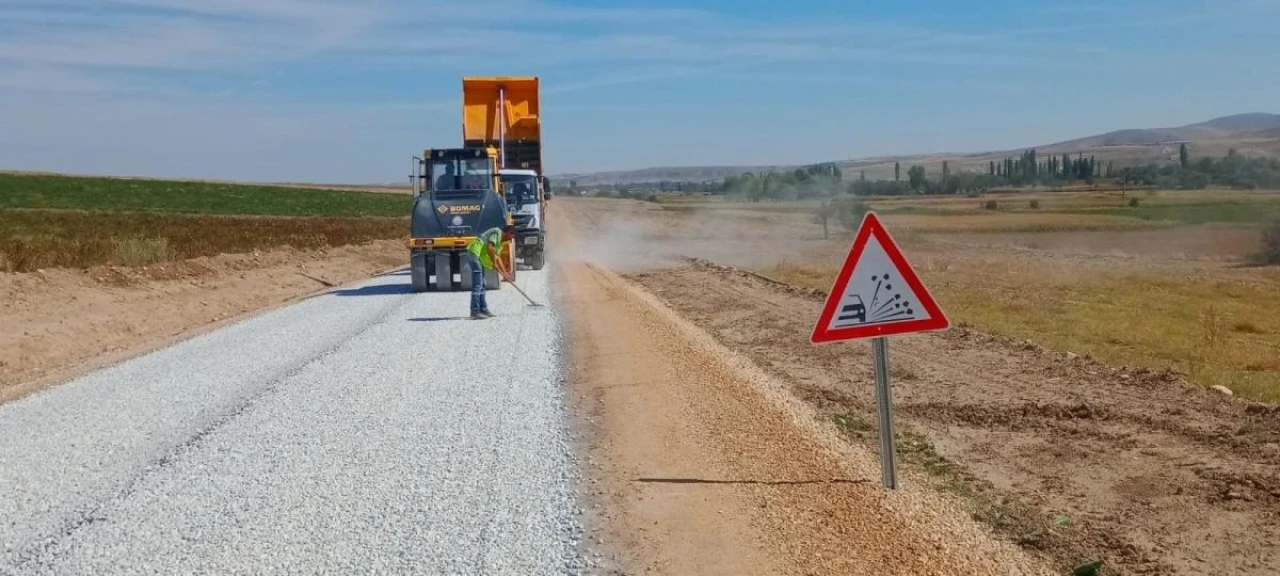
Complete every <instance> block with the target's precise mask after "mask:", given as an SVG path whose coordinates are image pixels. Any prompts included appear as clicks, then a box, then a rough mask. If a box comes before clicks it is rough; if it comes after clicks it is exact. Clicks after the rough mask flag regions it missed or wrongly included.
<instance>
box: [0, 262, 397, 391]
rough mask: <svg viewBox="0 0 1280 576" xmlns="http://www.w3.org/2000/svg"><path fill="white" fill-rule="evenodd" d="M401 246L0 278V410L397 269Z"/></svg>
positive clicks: (61, 270) (59, 270)
mask: <svg viewBox="0 0 1280 576" xmlns="http://www.w3.org/2000/svg"><path fill="white" fill-rule="evenodd" d="M404 262H405V257H404V243H403V242H400V241H396V240H379V241H374V242H369V243H365V244H359V245H350V246H344V247H340V248H330V249H324V250H312V251H299V250H292V249H280V250H272V251H268V252H262V253H256V254H233V255H220V256H216V257H211V258H195V259H191V260H186V261H181V262H175V263H171V264H163V265H155V266H149V267H145V268H121V267H109V266H102V267H97V268H91V269H89V270H68V269H48V270H42V271H39V272H33V273H29V274H4V273H0V403H3V402H7V401H10V400H14V399H16V398H19V397H21V396H24V395H26V394H30V393H32V392H35V391H37V390H40V389H41V388H44V387H46V386H49V385H52V384H56V383H57V382H60V381H63V380H65V379H67V378H69V377H73V376H75V375H77V374H79V373H83V372H85V371H87V370H91V369H93V368H96V367H100V366H103V365H106V364H109V363H112V362H116V361H119V360H122V359H124V358H128V357H131V356H135V355H138V354H141V353H144V352H147V351H149V350H153V349H155V348H157V347H160V346H163V345H166V344H169V343H172V342H174V341H175V340H179V339H182V338H185V337H189V336H191V335H194V334H196V333H199V332H201V331H204V330H208V329H211V328H213V327H216V326H219V325H221V324H222V323H225V322H227V321H230V320H233V319H236V318H239V317H242V316H244V315H246V314H249V313H253V312H258V311H260V310H262V309H263V308H267V307H271V306H275V305H279V304H282V303H285V302H287V301H290V300H292V299H295V298H298V297H301V296H305V295H308V294H312V293H315V292H317V291H319V290H324V289H327V288H329V287H330V286H332V285H339V284H343V283H346V282H350V281H353V280H357V279H360V278H364V277H368V276H370V275H373V274H376V273H379V272H382V271H385V270H387V269H389V268H392V267H394V266H397V265H400V264H403V263H404Z"/></svg>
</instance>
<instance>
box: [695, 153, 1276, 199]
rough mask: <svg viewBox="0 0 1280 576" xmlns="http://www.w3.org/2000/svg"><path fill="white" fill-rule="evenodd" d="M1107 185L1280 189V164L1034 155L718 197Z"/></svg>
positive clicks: (817, 178)
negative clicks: (977, 168)
mask: <svg viewBox="0 0 1280 576" xmlns="http://www.w3.org/2000/svg"><path fill="white" fill-rule="evenodd" d="M1100 179H1106V180H1109V181H1112V182H1114V183H1116V184H1123V185H1133V186H1155V187H1159V188H1169V189H1174V188H1182V189H1200V188H1205V187H1207V186H1209V185H1211V184H1213V185H1219V186H1231V187H1235V188H1244V189H1252V188H1280V160H1277V159H1271V158H1249V157H1246V156H1243V155H1240V154H1238V153H1237V152H1236V151H1235V150H1232V151H1230V152H1229V153H1228V154H1227V156H1225V157H1223V158H1211V157H1204V158H1200V159H1199V160H1196V161H1192V160H1191V157H1190V154H1189V153H1188V150H1187V147H1186V145H1185V144H1184V145H1183V146H1182V147H1181V149H1180V150H1179V163H1178V164H1170V165H1160V164H1147V165H1141V166H1131V167H1125V168H1122V169H1117V168H1116V167H1115V165H1114V164H1113V163H1112V162H1107V163H1105V164H1104V163H1102V162H1099V161H1098V160H1097V158H1096V157H1094V156H1085V155H1084V154H1082V153H1077V154H1076V155H1075V156H1072V155H1070V154H1062V155H1050V156H1048V157H1041V156H1040V154H1039V153H1038V152H1037V151H1036V150H1034V149H1031V150H1027V151H1025V152H1023V153H1022V154H1020V155H1018V156H1010V157H1008V158H1005V159H1003V160H999V161H995V160H993V161H990V162H989V163H988V165H987V170H986V172H985V173H982V172H974V171H968V170H967V171H959V172H953V171H952V170H951V166H950V163H949V162H945V161H944V162H943V163H942V170H941V172H940V173H936V174H933V175H930V174H929V173H928V172H927V171H926V170H925V168H924V167H923V166H919V165H913V166H910V167H909V168H907V170H906V177H905V179H904V178H903V171H902V165H901V164H900V163H897V162H895V163H894V179H893V180H868V179H867V176H866V172H865V171H862V172H860V173H859V174H858V175H857V177H856V178H854V179H852V180H851V181H844V180H843V179H842V174H841V171H840V168H839V167H837V166H836V165H835V164H833V163H824V164H813V165H810V166H805V167H802V168H797V169H796V170H794V171H790V172H768V173H764V174H752V173H747V174H743V175H741V176H731V177H728V178H725V179H724V180H723V181H721V182H720V184H719V186H718V192H720V193H722V194H725V195H726V196H729V197H732V198H737V199H742V200H749V201H753V202H759V201H761V200H765V199H769V200H797V199H805V198H813V197H825V196H831V195H834V194H836V193H839V192H846V193H849V194H853V195H856V196H894V195H904V194H960V193H981V192H985V191H987V190H991V189H995V188H1002V187H1022V186H1032V185H1034V186H1046V187H1061V186H1066V185H1070V184H1072V183H1076V182H1085V183H1089V184H1093V183H1095V182H1096V181H1098V180H1100ZM704 190H705V186H704Z"/></svg>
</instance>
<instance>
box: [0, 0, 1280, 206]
mask: <svg viewBox="0 0 1280 576" xmlns="http://www.w3.org/2000/svg"><path fill="white" fill-rule="evenodd" d="M1277 21H1280V0H1215V1H1202V0H1168V1H1156V0H1117V1H1113V2H1100V1H1099V2H1083V3H1064V2H1012V1H1007V0H999V1H996V2H984V3H982V5H981V6H958V5H956V4H955V3H949V2H944V1H942V0H904V1H901V2H894V3H883V4H882V5H877V6H872V7H866V6H854V5H852V3H847V2H838V1H834V0H831V1H828V0H795V1H792V2H788V3H785V5H783V4H775V3H768V2H762V1H757V0H746V1H739V2H730V1H728V0H689V1H686V2H673V1H653V0H649V1H646V2H640V1H638V0H625V1H619V2H613V3H611V4H610V5H609V6H608V7H599V5H598V4H592V3H588V2H585V1H582V0H577V1H568V0H562V1H552V0H503V1H499V2H496V3H489V4H485V5H483V6H473V5H466V4H459V3H456V2H437V1H434V0H432V1H426V2H412V1H410V0H383V1H379V2H360V1H347V2H339V1H324V2H306V1H303V0H255V1H254V2H242V1H239V0H105V1H104V0H47V1H34V0H0V134H3V135H4V136H3V138H0V169H16V170H47V171H58V172H74V173H99V174H120V175H139V176H157V177H191V178H217V179H235V180H254V181H310V182H322V181H323V182H351V183H363V182H398V181H401V180H403V179H404V175H405V174H407V173H408V170H409V158H410V156H411V155H413V154H415V153H417V152H419V151H421V149H422V148H423V147H426V146H456V145H458V143H459V137H460V134H459V132H460V128H459V126H460V118H459V108H460V103H459V100H460V91H461V77H462V76H467V75H538V76H540V77H542V79H543V116H544V131H545V137H546V157H547V169H548V171H549V172H550V173H570V172H594V171H606V170H619V169H634V168H645V167H650V166H669V165H774V164H803V163H810V162H818V161H828V160H837V159H842V158H850V157H861V156H883V155H898V154H913V153H927V152H943V151H948V152H965V151H982V150H1000V149H1011V148H1018V147H1024V146H1032V145H1037V144H1044V143H1050V142H1057V141H1062V140H1069V139H1072V138H1077V137H1082V136H1088V135H1091V134H1096V133H1102V132H1108V131H1111V130H1116V129H1121V128H1151V127H1165V126H1179V125H1184V124H1190V123H1194V122H1200V121H1203V120H1208V119H1210V118H1213V117H1217V116H1223V115H1229V114H1235V113H1240V112H1252V111H1263V112H1276V111H1277V110H1275V109H1274V106H1275V103H1276V102H1277V101H1280V77H1277V76H1276V75H1274V74H1268V73H1265V72H1264V71H1267V70H1271V69H1272V68H1274V55H1275V54H1277V53H1280V36H1277V35H1275V34H1274V30H1273V29H1274V25H1275V23H1276V22H1277Z"/></svg>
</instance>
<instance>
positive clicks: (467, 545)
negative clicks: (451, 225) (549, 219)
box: [0, 271, 583, 574]
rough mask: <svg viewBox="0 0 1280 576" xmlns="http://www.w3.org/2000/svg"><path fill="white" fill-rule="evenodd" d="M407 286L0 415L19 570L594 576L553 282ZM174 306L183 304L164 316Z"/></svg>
mask: <svg viewBox="0 0 1280 576" xmlns="http://www.w3.org/2000/svg"><path fill="white" fill-rule="evenodd" d="M520 280H521V282H520V283H521V287H522V288H525V290H526V291H527V292H528V293H529V294H530V295H531V296H533V297H534V298H535V299H539V300H540V301H543V302H544V303H546V304H547V307H545V308H532V307H528V306H525V304H524V301H523V300H522V299H521V298H520V295H519V294H518V293H517V292H516V291H515V290H511V289H510V288H509V287H506V288H504V289H503V290H500V291H491V292H490V293H489V299H490V305H491V308H492V309H493V310H494V312H495V313H496V314H498V317H497V318H495V319H492V320H488V321H485V322H472V321H469V320H464V319H462V317H463V316H465V315H466V312H467V299H468V295H467V294H465V293H451V294H411V293H409V292H408V289H407V288H408V286H407V285H408V276H406V275H403V274H402V273H401V274H392V275H387V276H382V277H379V278H375V279H373V280H371V281H369V282H366V283H363V284H360V285H357V286H354V287H351V288H347V289H343V290H338V291H335V292H332V293H329V294H325V295H322V296H318V297H315V298H312V299H309V300H306V301H303V302H301V303H298V304H295V305H293V306H290V307H287V308H282V309H279V310H275V311H273V312H270V313H267V314H264V315H260V316H256V317H253V318H250V319H248V320H246V321H243V322H240V323H238V324H235V325H232V326H229V327H227V328H224V329H222V330H218V331H216V332H211V333H208V334H205V335H202V336H200V337H197V338H194V339H191V340H188V341H185V342H183V343H180V344H178V345H175V346H173V347H170V348H167V349H164V350H161V351H158V352H155V353H153V354H150V355H147V356H144V357H141V358H138V359H135V360H133V361H130V362H126V363H123V364H120V365H117V366H114V367H111V368H108V369H105V370H102V371H99V372H96V373H93V374H90V375H88V376H86V377H83V378H80V379H78V380H75V381H72V382H69V383H67V384H64V385H62V386H58V387H55V388H52V389H49V390H46V391H44V392H42V393H40V394H36V395H34V396H31V397H28V398H26V399H24V400H20V401H18V402H14V403H10V404H7V405H3V406H0V547H2V548H0V550H2V555H0V574H180V573H181V574H193V573H218V574H232V573H235V574H244V573H254V574H274V573H291V574H295V573H308V574H315V573H325V574H333V573H361V574H365V573H397V574H408V573H424V574H428V573H429V574H438V573H449V574H468V573H482V574H562V573H575V572H577V571H579V569H580V568H581V566H582V563H583V560H582V554H581V550H580V548H579V544H578V542H579V539H580V534H581V528H580V527H579V524H578V517H577V512H578V510H577V506H576V502H575V501H574V497H573V492H572V485H573V482H574V470H575V467H574V463H573V457H572V454H571V447H570V444H569V439H568V434H567V430H566V416H565V414H564V401H563V396H562V389H561V375H560V368H561V360H560V359H561V351H560V334H559V322H558V320H557V316H556V315H557V313H556V310H555V308H554V307H553V306H552V305H551V303H550V302H548V298H547V296H548V293H547V279H546V276H545V275H544V273H542V272H533V271H523V272H521V276H520ZM156 313H157V314H163V311H162V310H157V312H156Z"/></svg>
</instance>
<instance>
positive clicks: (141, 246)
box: [112, 237, 173, 266]
mask: <svg viewBox="0 0 1280 576" xmlns="http://www.w3.org/2000/svg"><path fill="white" fill-rule="evenodd" d="M112 243H113V244H115V247H116V253H115V260H116V262H117V263H119V264H120V265H121V266H146V265H148V264H155V263H158V262H168V261H170V260H172V259H173V249H172V248H170V247H169V239H168V238H163V237H162V238H124V239H119V238H116V239H113V242H112Z"/></svg>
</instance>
